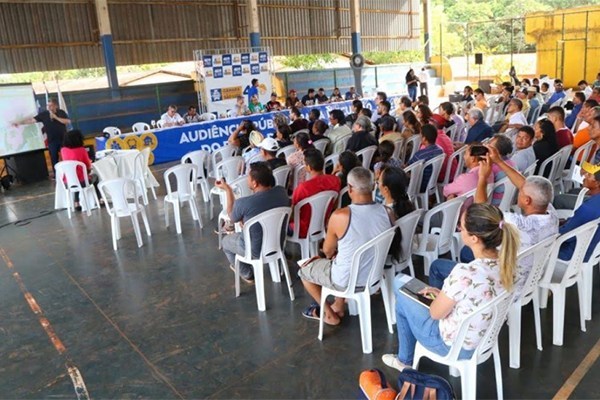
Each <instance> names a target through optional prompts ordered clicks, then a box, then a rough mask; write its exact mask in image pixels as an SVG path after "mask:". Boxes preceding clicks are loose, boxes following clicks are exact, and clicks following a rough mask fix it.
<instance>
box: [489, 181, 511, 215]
mask: <svg viewBox="0 0 600 400" xmlns="http://www.w3.org/2000/svg"><path fill="white" fill-rule="evenodd" d="M501 187H504V193H503V194H502V200H500V204H498V208H499V209H500V210H501V211H502V212H510V210H511V207H512V205H513V201H514V199H515V193H516V192H517V187H516V186H515V185H514V184H513V183H512V182H511V181H510V179H509V178H508V176H506V177H504V178H502V179H500V180H499V181H498V182H496V183H495V184H494V189H493V190H492V193H495V192H496V190H497V189H499V188H501Z"/></svg>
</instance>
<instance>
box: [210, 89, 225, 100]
mask: <svg viewBox="0 0 600 400" xmlns="http://www.w3.org/2000/svg"><path fill="white" fill-rule="evenodd" d="M210 97H211V98H212V101H221V99H222V98H223V96H222V95H221V89H213V90H211V91H210Z"/></svg>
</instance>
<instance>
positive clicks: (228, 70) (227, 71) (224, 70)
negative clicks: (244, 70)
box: [223, 67, 231, 76]
mask: <svg viewBox="0 0 600 400" xmlns="http://www.w3.org/2000/svg"><path fill="white" fill-rule="evenodd" d="M223 73H224V74H225V76H231V67H224V68H223Z"/></svg>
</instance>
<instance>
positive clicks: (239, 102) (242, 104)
mask: <svg viewBox="0 0 600 400" xmlns="http://www.w3.org/2000/svg"><path fill="white" fill-rule="evenodd" d="M230 114H231V116H232V117H241V116H244V115H250V109H249V108H248V106H247V105H246V99H245V98H244V96H238V97H237V98H236V100H235V106H234V107H233V109H231V111H230Z"/></svg>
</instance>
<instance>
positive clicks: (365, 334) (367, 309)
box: [318, 226, 396, 354]
mask: <svg viewBox="0 0 600 400" xmlns="http://www.w3.org/2000/svg"><path fill="white" fill-rule="evenodd" d="M395 232H396V227H395V226H394V227H392V228H390V229H387V230H386V231H384V232H382V233H380V234H379V235H377V236H375V237H374V238H373V239H371V240H369V241H368V242H367V243H365V244H363V245H362V246H360V247H359V248H358V249H356V250H355V251H354V255H353V256H352V266H351V267H350V275H349V280H348V286H347V288H346V289H345V290H343V291H341V290H335V289H330V288H326V287H323V288H322V289H321V310H325V302H326V301H327V297H329V296H335V297H344V298H346V299H348V300H353V301H355V302H356V304H357V305H358V317H359V320H360V336H361V341H362V350H363V353H365V354H370V353H372V352H373V337H372V334H371V295H372V294H374V293H376V292H377V291H378V290H379V289H380V287H381V284H382V281H383V267H384V264H385V260H386V257H387V254H388V251H389V249H390V245H391V244H392V240H393V239H394V234H395ZM366 257H369V258H370V257H372V261H371V262H370V263H368V264H369V265H364V264H365V261H362V260H363V259H364V258H366ZM361 261H362V263H361ZM367 261H368V259H367ZM361 264H363V265H364V266H363V268H369V269H370V271H369V276H368V278H367V281H366V282H365V283H364V285H365V286H364V287H359V286H358V275H359V271H360V269H361ZM382 297H383V303H384V307H385V308H386V310H390V311H386V313H388V312H391V309H390V304H389V302H388V298H387V297H386V296H382ZM323 314H325V313H324V312H321V315H320V316H319V336H318V338H319V340H323V324H324V322H323ZM392 333H393V330H392Z"/></svg>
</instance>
